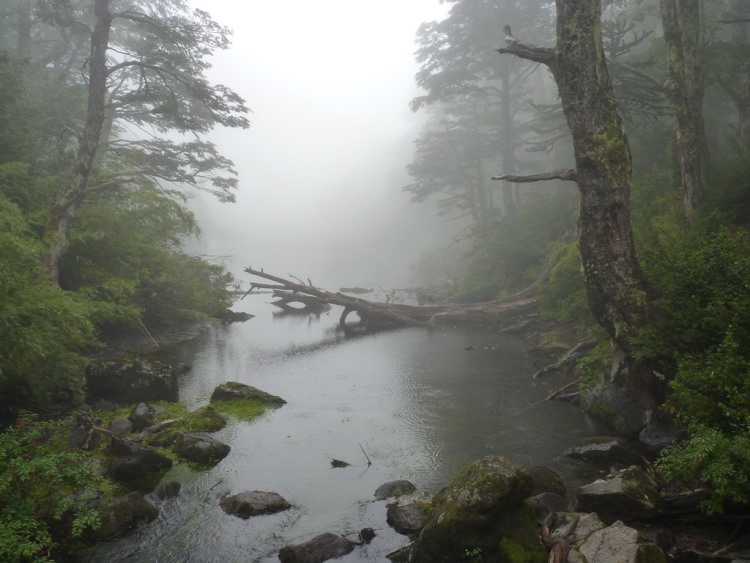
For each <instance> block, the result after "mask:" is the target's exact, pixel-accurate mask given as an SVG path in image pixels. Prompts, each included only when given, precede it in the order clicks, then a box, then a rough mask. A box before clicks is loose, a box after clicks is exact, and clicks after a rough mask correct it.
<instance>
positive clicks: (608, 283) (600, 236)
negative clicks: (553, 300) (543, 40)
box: [498, 0, 657, 434]
mask: <svg viewBox="0 0 750 563" xmlns="http://www.w3.org/2000/svg"><path fill="white" fill-rule="evenodd" d="M600 17H601V5H600V0H572V1H571V0H557V45H556V48H555V49H554V50H552V49H545V48H540V47H532V46H529V45H525V44H522V43H518V42H517V43H513V44H510V45H509V47H508V48H507V49H499V52H501V53H512V54H516V55H518V56H521V57H524V58H527V59H530V60H535V61H538V62H542V63H545V64H547V65H548V66H549V67H550V69H551V71H552V74H553V76H554V78H555V81H556V82H557V86H558V90H559V93H560V100H561V102H562V106H563V111H564V113H565V116H566V118H567V121H568V126H569V127H570V131H571V134H572V136H573V147H574V152H575V161H576V170H575V172H573V171H561V172H558V173H554V174H550V175H546V178H544V179H550V178H551V177H557V178H559V179H571V178H574V179H575V180H576V182H577V183H578V189H579V192H580V195H581V203H580V214H579V219H578V230H579V239H578V244H579V248H580V253H581V261H582V264H583V270H584V275H585V283H586V292H587V296H588V302H589V306H590V308H591V311H592V313H593V315H594V317H595V318H596V320H597V321H598V322H599V324H600V325H601V326H602V327H603V328H604V330H605V331H606V332H607V334H608V335H609V337H610V339H611V341H612V343H613V346H614V349H615V363H614V365H613V367H612V371H611V373H610V377H609V380H608V385H607V386H606V391H607V393H608V396H607V398H606V399H604V400H602V401H601V402H600V403H599V404H598V407H597V408H598V410H599V412H600V414H604V413H602V410H603V409H609V411H610V412H609V413H606V414H608V415H609V416H608V417H607V418H608V419H609V420H610V422H612V423H615V424H617V425H618V430H620V431H621V432H623V433H629V434H633V433H636V432H638V431H639V430H640V428H642V427H643V426H644V425H645V424H646V423H647V422H648V420H649V417H650V412H651V410H652V409H653V408H654V407H655V406H656V404H657V399H656V395H657V385H656V379H655V377H654V374H653V371H652V370H650V369H648V367H647V366H644V365H641V364H639V362H637V361H636V360H635V357H634V354H633V352H634V350H633V348H632V343H631V337H632V336H633V335H634V333H635V332H636V331H637V330H638V329H639V328H640V327H642V326H644V325H645V323H646V322H647V320H648V313H649V303H650V299H649V289H648V284H647V281H646V278H645V276H644V274H643V272H642V270H641V268H640V265H639V263H638V260H637V259H636V255H635V245H634V242H633V235H632V231H631V225H630V209H629V205H630V204H629V200H630V180H631V157H630V149H629V147H628V141H627V138H626V136H625V132H624V130H623V127H622V121H621V119H620V116H619V114H618V111H617V105H616V102H615V96H614V90H613V88H612V84H611V82H610V79H609V75H608V73H607V64H606V61H605V56H604V49H603V47H602V40H601V25H600ZM541 176H545V175H539V176H538V177H536V179H542V178H541ZM500 178H502V177H499V178H498V179H500ZM530 178H535V177H530ZM521 181H523V180H521ZM605 403H606V404H605Z"/></svg>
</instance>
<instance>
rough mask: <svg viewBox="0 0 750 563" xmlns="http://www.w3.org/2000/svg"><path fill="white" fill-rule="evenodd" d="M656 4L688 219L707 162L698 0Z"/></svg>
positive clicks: (699, 198) (668, 0) (700, 197)
mask: <svg viewBox="0 0 750 563" xmlns="http://www.w3.org/2000/svg"><path fill="white" fill-rule="evenodd" d="M660 5H661V19H662V27H663V28H664V43H665V47H666V53H667V82H666V84H665V91H666V94H667V99H668V100H669V104H670V106H671V107H672V112H673V113H674V116H675V134H676V144H677V156H678V160H679V164H680V182H681V191H682V208H683V215H684V218H685V221H686V222H687V223H690V222H691V221H692V217H693V213H694V211H695V209H696V208H697V207H698V206H699V205H700V203H701V201H702V200H703V196H704V193H703V183H704V180H705V174H706V170H707V167H708V164H709V159H708V148H707V144H706V133H705V128H704V123H703V91H704V85H703V72H702V69H701V64H700V57H699V49H700V5H699V2H698V0H660Z"/></svg>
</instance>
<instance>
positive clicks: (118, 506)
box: [96, 493, 159, 540]
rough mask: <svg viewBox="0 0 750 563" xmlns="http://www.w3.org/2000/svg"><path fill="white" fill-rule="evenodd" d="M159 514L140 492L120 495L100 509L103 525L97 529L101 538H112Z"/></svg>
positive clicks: (97, 534) (97, 533)
mask: <svg viewBox="0 0 750 563" xmlns="http://www.w3.org/2000/svg"><path fill="white" fill-rule="evenodd" d="M158 515H159V510H158V509H156V508H154V506H152V505H151V504H150V503H148V502H147V501H146V500H145V499H144V498H143V497H142V496H141V495H139V494H138V493H130V494H129V495H126V496H124V497H120V498H118V499H116V500H114V501H112V503H111V504H110V505H109V506H107V507H105V508H104V509H103V510H101V511H100V522H101V526H100V527H99V529H98V530H97V531H96V536H97V537H98V538H99V539H107V540H108V539H112V538H116V537H118V536H122V535H125V534H127V533H128V532H130V531H132V530H134V529H136V528H138V527H139V526H141V525H143V524H146V523H148V522H151V521H152V520H154V519H155V518H156V517H157V516H158Z"/></svg>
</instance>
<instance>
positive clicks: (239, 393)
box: [211, 381, 286, 407]
mask: <svg viewBox="0 0 750 563" xmlns="http://www.w3.org/2000/svg"><path fill="white" fill-rule="evenodd" d="M236 399H251V400H253V401H258V402H259V403H263V404H266V405H269V406H274V407H280V406H281V405H285V404H286V401H285V400H284V399H282V398H281V397H277V396H276V395H271V394H270V393H266V392H265V391H261V390H260V389H258V388H256V387H252V386H250V385H245V384H244V383H237V382H236V381H229V382H227V383H222V384H221V385H218V386H217V387H216V389H214V392H213V393H212V394H211V402H212V403H215V402H217V401H233V400H236Z"/></svg>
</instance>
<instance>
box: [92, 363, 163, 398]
mask: <svg viewBox="0 0 750 563" xmlns="http://www.w3.org/2000/svg"><path fill="white" fill-rule="evenodd" d="M86 389H87V391H88V395H89V398H90V399H97V400H98V399H105V400H111V401H116V402H118V403H139V402H142V401H159V400H162V401H176V400H177V377H176V376H175V374H174V373H173V370H172V367H171V366H170V365H169V364H166V363H164V362H161V361H158V360H146V359H144V358H126V359H119V360H112V361H107V362H100V363H96V364H92V365H91V366H89V368H88V369H87V370H86Z"/></svg>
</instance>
